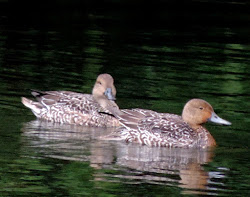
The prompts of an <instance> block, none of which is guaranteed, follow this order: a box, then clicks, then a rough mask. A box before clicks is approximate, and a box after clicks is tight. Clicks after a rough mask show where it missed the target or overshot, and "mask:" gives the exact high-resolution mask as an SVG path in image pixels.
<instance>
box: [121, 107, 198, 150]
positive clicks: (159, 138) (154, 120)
mask: <svg viewBox="0 0 250 197" xmlns="http://www.w3.org/2000/svg"><path fill="white" fill-rule="evenodd" d="M122 111H123V112H124V115H121V116H119V120H120V122H121V124H122V125H123V126H124V127H123V128H120V130H119V132H120V134H121V136H122V138H123V139H125V141H127V142H137V143H140V144H145V145H148V146H164V147H184V146H187V147H188V146H194V144H193V143H195V138H196V135H197V134H196V133H195V132H194V131H193V129H192V128H190V126H189V125H188V124H187V123H185V122H184V121H183V120H182V118H181V116H178V115H174V114H167V113H157V112H154V111H151V110H143V109H132V110H122Z"/></svg>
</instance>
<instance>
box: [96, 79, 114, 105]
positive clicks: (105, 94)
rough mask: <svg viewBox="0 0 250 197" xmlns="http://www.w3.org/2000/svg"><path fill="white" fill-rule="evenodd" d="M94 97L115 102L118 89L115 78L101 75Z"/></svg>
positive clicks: (97, 80)
mask: <svg viewBox="0 0 250 197" xmlns="http://www.w3.org/2000/svg"><path fill="white" fill-rule="evenodd" d="M92 95H93V97H94V98H95V99H96V100H99V99H108V100H113V101H114V100H115V96H116V89H115V86H114V79H113V77H112V76H111V75H109V74H100V75H99V76H98V77H97V79H96V82H95V85H94V88H93V90H92Z"/></svg>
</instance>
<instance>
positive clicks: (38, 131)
mask: <svg viewBox="0 0 250 197" xmlns="http://www.w3.org/2000/svg"><path fill="white" fill-rule="evenodd" d="M36 3H38V4H36V5H33V9H30V8H28V6H27V4H25V2H23V4H21V3H20V2H15V1H14V2H12V3H10V2H9V1H0V10H1V15H0V95H1V97H0V118H1V121H0V146H1V148H0V177H1V178H0V193H1V196H17V195H23V196H38V195H41V196H77V195H78V196H80V195H81V196H120V195H122V196H166V195H167V196H179V195H191V196H193V195H207V196H210V195H221V196H231V195H239V196H248V195H249V190H250V186H249V182H250V178H249V174H250V172H249V169H250V166H249V162H250V157H249V155H250V154H249V139H250V134H249V128H248V126H249V123H250V119H249V114H250V110H249V109H250V104H249V92H250V86H249V84H250V80H249V74H250V71H249V64H250V58H249V57H250V45H249V40H250V37H249V32H250V28H249V26H248V25H247V23H248V24H249V12H248V10H249V5H248V4H247V3H245V2H243V1H242V2H238V3H236V4H234V3H233V2H222V1H221V2H220V1H211V2H199V1H194V2H187V3H186V4H185V5H184V7H185V8H186V9H183V7H179V6H180V5H178V4H174V3H171V2H170V3H164V2H157V3H155V4H152V5H150V4H148V3H147V4H146V5H147V6H146V8H143V9H142V8H141V6H140V5H141V4H140V2H139V1H138V2H137V1H136V2H134V3H132V2H125V1H121V2H120V4H118V3H116V2H112V1H107V2H106V4H105V3H99V2H97V1H89V2H88V1H86V2H85V3H82V2H80V1H74V2H73V3H70V2H68V1H62V2H61V3H59V2H58V3H54V4H52V3H44V2H42V1H41V2H40V1H38V2H36ZM38 7H40V8H42V9H41V10H40V9H38ZM114 7H115V8H116V9H114ZM9 8H11V9H9ZM191 8H195V10H196V11H194V12H190V11H189V10H190V9H191ZM205 8H206V9H205ZM207 9H208V10H210V11H206V10H207ZM127 10H130V11H129V12H128V11H127ZM152 10H153V11H152ZM104 72H107V73H110V74H111V75H112V76H113V77H114V78H115V85H116V88H117V91H118V93H117V103H118V105H119V106H120V107H121V108H133V107H140V108H147V109H153V110H156V111H159V112H171V113H176V114H181V111H182V108H183V105H184V104H185V102H187V101H188V100H189V99H191V98H194V97H197V98H203V99H205V100H207V101H208V102H209V103H211V104H212V105H213V107H214V109H215V111H216V113H217V114H218V115H219V116H221V117H222V118H224V119H226V120H229V121H231V122H232V123H233V124H232V126H229V127H224V126H217V125H213V124H207V125H206V128H207V129H208V130H209V131H210V132H211V133H212V135H213V136H214V138H215V139H216V141H217V144H218V147H216V148H215V149H213V150H197V149H165V148H149V147H145V146H138V145H131V144H129V145H128V144H125V143H123V142H114V141H104V140H103V136H104V135H106V134H108V133H110V132H112V129H95V128H82V127H77V126H72V125H57V124H51V123H46V122H42V121H39V120H36V119H35V117H34V116H33V114H32V113H31V112H30V111H29V110H28V109H27V108H25V107H24V106H23V105H22V104H21V102H20V97H21V96H25V97H29V98H31V96H30V91H29V90H30V89H39V90H71V91H78V92H85V93H90V92H91V89H92V87H93V84H94V81H95V79H96V76H97V75H98V74H100V73H104Z"/></svg>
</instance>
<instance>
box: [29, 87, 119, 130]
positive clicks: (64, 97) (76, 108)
mask: <svg viewBox="0 0 250 197" xmlns="http://www.w3.org/2000/svg"><path fill="white" fill-rule="evenodd" d="M32 95H33V96H35V97H36V99H37V100H38V101H39V102H33V103H32V104H33V105H38V106H40V108H41V109H40V110H36V111H34V110H32V111H33V113H34V114H35V115H36V116H37V117H38V118H42V119H46V120H49V121H52V122H60V123H69V124H77V125H84V126H97V127H112V126H118V125H119V122H118V120H116V119H115V118H114V117H113V116H111V115H108V114H106V113H99V112H98V109H99V108H100V106H99V104H98V103H97V102H96V101H95V100H94V99H93V96H92V95H90V94H81V93H75V92H70V91H47V92H42V91H33V92H32Z"/></svg>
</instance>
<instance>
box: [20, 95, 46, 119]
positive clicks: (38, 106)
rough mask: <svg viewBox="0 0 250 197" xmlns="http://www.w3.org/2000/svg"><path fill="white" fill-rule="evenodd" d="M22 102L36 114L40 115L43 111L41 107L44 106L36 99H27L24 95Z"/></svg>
mask: <svg viewBox="0 0 250 197" xmlns="http://www.w3.org/2000/svg"><path fill="white" fill-rule="evenodd" d="M22 103H23V104H24V105H25V106H26V107H28V108H30V109H31V110H32V111H33V113H34V114H35V115H36V116H38V114H40V113H41V109H42V108H43V106H42V105H41V104H40V103H38V102H34V101H32V100H30V99H27V98H25V97H22Z"/></svg>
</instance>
